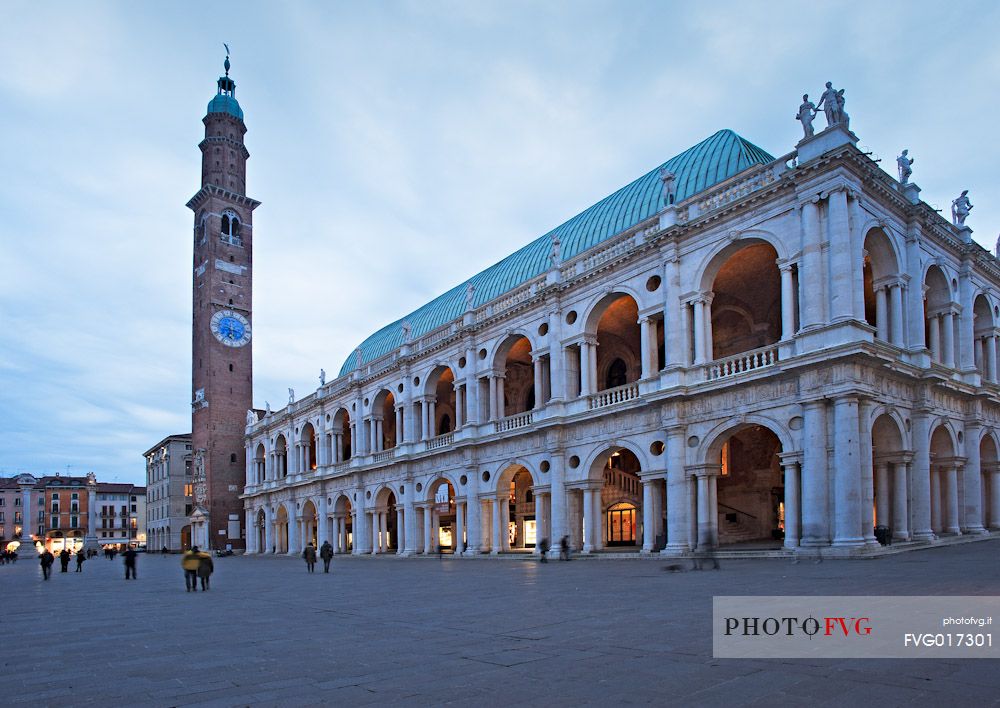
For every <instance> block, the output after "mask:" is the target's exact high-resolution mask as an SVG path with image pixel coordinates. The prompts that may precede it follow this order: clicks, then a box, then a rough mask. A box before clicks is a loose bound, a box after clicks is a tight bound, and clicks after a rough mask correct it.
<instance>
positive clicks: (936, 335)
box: [927, 314, 942, 364]
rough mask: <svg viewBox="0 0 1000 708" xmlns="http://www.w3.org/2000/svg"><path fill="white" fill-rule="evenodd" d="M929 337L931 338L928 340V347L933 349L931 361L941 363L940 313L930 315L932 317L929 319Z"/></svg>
mask: <svg viewBox="0 0 1000 708" xmlns="http://www.w3.org/2000/svg"><path fill="white" fill-rule="evenodd" d="M927 338H928V339H930V340H931V341H929V342H927V347H928V349H930V350H931V361H934V362H937V363H938V364H940V363H941V362H942V357H941V316H940V315H938V314H933V315H930V319H928V320H927Z"/></svg>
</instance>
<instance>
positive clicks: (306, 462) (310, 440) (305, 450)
mask: <svg viewBox="0 0 1000 708" xmlns="http://www.w3.org/2000/svg"><path fill="white" fill-rule="evenodd" d="M299 444H300V445H301V448H300V452H299V472H311V471H313V470H315V469H316V467H317V463H316V429H315V428H313V424H312V423H306V424H305V425H303V426H302V437H301V438H300V439H299Z"/></svg>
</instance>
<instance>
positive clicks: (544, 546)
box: [538, 538, 549, 563]
mask: <svg viewBox="0 0 1000 708" xmlns="http://www.w3.org/2000/svg"><path fill="white" fill-rule="evenodd" d="M538 550H539V552H540V553H541V555H542V557H541V558H539V561H540V562H542V563H548V562H549V559H548V558H547V557H546V555H545V554H547V553H548V552H549V539H547V538H543V539H542V540H541V541H539V542H538Z"/></svg>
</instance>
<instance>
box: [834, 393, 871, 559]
mask: <svg viewBox="0 0 1000 708" xmlns="http://www.w3.org/2000/svg"><path fill="white" fill-rule="evenodd" d="M833 419H834V431H835V432H834V436H835V437H834V446H833V453H834V460H836V464H835V469H834V473H833V494H834V497H833V506H834V539H833V545H834V546H857V545H859V544H862V543H864V538H863V537H862V534H861V516H862V515H861V489H860V488H859V487H860V479H859V471H860V469H861V457H860V450H859V444H858V443H859V440H858V432H859V428H858V400H857V399H856V398H854V397H851V396H844V397H842V398H838V399H836V400H835V401H834V402H833Z"/></svg>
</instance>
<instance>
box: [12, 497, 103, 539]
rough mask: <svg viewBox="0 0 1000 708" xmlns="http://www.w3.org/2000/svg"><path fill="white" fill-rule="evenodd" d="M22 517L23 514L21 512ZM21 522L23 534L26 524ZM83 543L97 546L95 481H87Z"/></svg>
mask: <svg viewBox="0 0 1000 708" xmlns="http://www.w3.org/2000/svg"><path fill="white" fill-rule="evenodd" d="M22 517H24V514H22ZM23 520H24V519H23V518H22V524H21V529H22V531H21V533H22V534H23V533H24V531H23V529H24V527H25V525H26V524H24V523H23ZM83 545H84V546H86V548H87V549H90V548H97V546H98V543H97V483H96V482H95V483H94V484H91V483H90V482H89V481H88V483H87V538H86V539H84V542H83Z"/></svg>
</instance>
